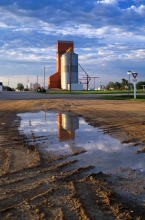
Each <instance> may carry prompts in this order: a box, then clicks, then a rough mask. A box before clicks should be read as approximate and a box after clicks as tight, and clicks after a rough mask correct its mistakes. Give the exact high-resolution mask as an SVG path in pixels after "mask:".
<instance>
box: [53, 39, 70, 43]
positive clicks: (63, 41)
mask: <svg viewBox="0 0 145 220" xmlns="http://www.w3.org/2000/svg"><path fill="white" fill-rule="evenodd" d="M57 42H58V43H73V41H70V40H58V41H57Z"/></svg>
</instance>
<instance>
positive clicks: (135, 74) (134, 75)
mask: <svg viewBox="0 0 145 220" xmlns="http://www.w3.org/2000/svg"><path fill="white" fill-rule="evenodd" d="M132 75H133V78H134V79H133V82H134V99H136V82H137V79H136V77H137V75H138V73H135V72H133V73H132Z"/></svg>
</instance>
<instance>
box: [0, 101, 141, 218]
mask: <svg viewBox="0 0 145 220" xmlns="http://www.w3.org/2000/svg"><path fill="white" fill-rule="evenodd" d="M50 109H51V110H53V109H60V110H63V111H69V112H72V113H74V114H76V115H81V116H82V117H84V118H85V120H86V121H88V122H89V123H90V124H92V125H93V126H96V127H100V128H101V129H103V130H104V132H105V133H106V134H108V135H110V136H112V137H117V138H118V139H119V140H120V141H121V142H126V143H127V142H132V147H135V146H136V145H138V144H140V145H141V148H140V150H139V151H138V152H136V153H145V111H144V109H145V103H144V102H136V101H106V100H96V99H88V98H87V99H79V98H77V99H64V100H62V99H50V100H47V99H41V100H5V101H3V100H0V125H1V126H0V168H1V169H0V177H1V178H0V219H27V220H28V219H33V220H34V219H50V220H51V219H52V220H54V219H56V220H58V219H69V220H70V219H72V220H77V219H80V220H85V219H93V220H97V219H98V220H101V219H102V220H112V219H119V220H120V219H121V220H124V219H136V220H141V219H145V201H144V199H142V198H145V177H144V174H140V173H138V172H136V170H134V169H128V168H122V167H121V168H120V169H119V170H118V171H117V173H116V174H114V173H112V174H108V175H106V174H103V173H101V172H99V173H92V174H89V175H87V174H86V171H88V170H91V169H92V167H91V166H88V167H80V168H77V169H76V168H75V166H74V164H75V163H77V160H76V159H75V154H74V159H73V160H69V157H70V155H68V156H67V157H68V159H67V160H65V159H66V156H65V157H63V155H59V156H58V155H57V156H52V155H51V154H48V155H47V156H46V155H43V154H40V153H39V152H38V151H37V147H32V146H30V145H29V144H28V143H27V142H26V137H25V135H24V134H23V133H19V132H18V127H19V125H20V118H19V117H18V116H17V113H22V112H27V111H39V110H50Z"/></svg>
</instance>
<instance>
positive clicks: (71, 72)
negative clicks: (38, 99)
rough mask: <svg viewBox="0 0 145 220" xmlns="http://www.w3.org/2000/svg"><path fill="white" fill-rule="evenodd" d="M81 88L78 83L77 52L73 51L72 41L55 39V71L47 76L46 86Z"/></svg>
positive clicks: (68, 88) (65, 88)
mask: <svg viewBox="0 0 145 220" xmlns="http://www.w3.org/2000/svg"><path fill="white" fill-rule="evenodd" d="M70 87H71V90H83V85H82V84H79V83H78V54H76V53H74V43H73V41H57V44H56V72H55V73H54V74H53V75H51V76H50V77H48V88H49V89H51V88H59V89H62V90H70Z"/></svg>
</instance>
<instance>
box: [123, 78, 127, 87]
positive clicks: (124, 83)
mask: <svg viewBox="0 0 145 220" xmlns="http://www.w3.org/2000/svg"><path fill="white" fill-rule="evenodd" d="M127 85H128V80H126V79H124V78H123V79H122V86H127Z"/></svg>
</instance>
